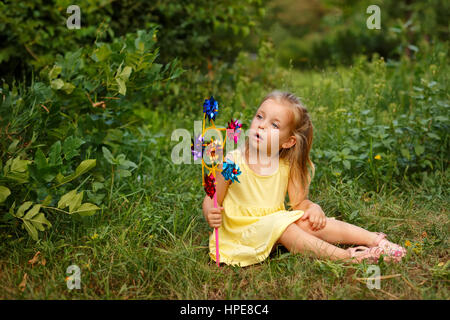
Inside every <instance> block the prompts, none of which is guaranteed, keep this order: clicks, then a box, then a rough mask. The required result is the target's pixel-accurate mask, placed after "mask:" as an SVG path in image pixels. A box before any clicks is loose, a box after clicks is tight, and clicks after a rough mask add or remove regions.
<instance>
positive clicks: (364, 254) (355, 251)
mask: <svg viewBox="0 0 450 320" xmlns="http://www.w3.org/2000/svg"><path fill="white" fill-rule="evenodd" d="M347 251H348V252H349V253H350V258H351V259H352V262H354V263H361V262H362V261H363V260H367V261H368V262H369V263H373V264H377V263H378V259H379V258H380V256H381V254H382V253H383V249H382V248H380V247H371V248H367V247H364V246H359V247H355V248H348V249H347ZM385 260H386V259H385Z"/></svg>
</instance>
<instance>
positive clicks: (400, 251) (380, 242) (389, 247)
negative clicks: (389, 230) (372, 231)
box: [375, 232, 406, 262]
mask: <svg viewBox="0 0 450 320" xmlns="http://www.w3.org/2000/svg"><path fill="white" fill-rule="evenodd" d="M376 233H377V234H378V236H377V238H376V239H375V247H380V248H381V249H383V253H384V254H386V255H387V256H389V257H392V259H394V260H395V261H396V262H399V261H400V260H402V258H403V257H404V256H405V255H406V249H405V248H403V247H402V246H399V245H398V244H395V243H393V242H390V241H388V240H387V239H386V237H387V235H386V234H384V233H382V232H376Z"/></svg>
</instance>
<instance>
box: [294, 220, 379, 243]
mask: <svg viewBox="0 0 450 320" xmlns="http://www.w3.org/2000/svg"><path fill="white" fill-rule="evenodd" d="M295 224H296V225H297V226H298V227H300V228H301V229H302V230H303V231H306V232H307V233H309V234H311V235H313V236H315V237H317V238H320V239H322V240H324V241H326V242H329V243H335V244H339V243H341V244H358V245H366V246H369V247H372V246H374V245H375V243H374V241H375V238H376V237H377V234H376V233H375V232H370V231H367V230H365V229H363V228H360V227H357V226H355V225H353V224H350V223H347V222H343V221H339V220H335V219H330V218H327V224H326V226H325V228H323V229H321V230H318V231H313V230H312V229H311V227H310V224H309V221H308V220H297V221H296V222H295Z"/></svg>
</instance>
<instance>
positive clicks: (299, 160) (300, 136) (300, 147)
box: [245, 90, 315, 208]
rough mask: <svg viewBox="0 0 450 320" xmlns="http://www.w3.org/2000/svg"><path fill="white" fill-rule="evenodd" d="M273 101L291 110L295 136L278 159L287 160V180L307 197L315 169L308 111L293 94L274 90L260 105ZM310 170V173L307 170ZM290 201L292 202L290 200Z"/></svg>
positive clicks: (295, 204) (292, 133) (292, 130)
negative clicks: (299, 187) (310, 154)
mask: <svg viewBox="0 0 450 320" xmlns="http://www.w3.org/2000/svg"><path fill="white" fill-rule="evenodd" d="M269 99H272V100H275V101H276V102H279V103H283V104H284V105H286V106H288V107H290V108H291V111H292V114H293V118H292V117H291V119H292V121H291V133H290V134H291V135H293V136H295V140H296V143H295V144H294V145H293V146H292V147H290V148H283V149H281V150H280V153H279V156H280V159H284V160H287V161H288V163H289V166H290V173H289V179H291V180H292V181H293V182H294V185H295V186H296V187H298V185H297V182H300V185H301V187H302V188H303V189H304V190H305V192H306V196H308V191H309V185H310V183H311V180H312V178H313V177H314V173H315V167H314V164H313V162H312V161H311V159H310V158H309V153H310V150H311V147H312V141H313V125H312V122H311V119H310V116H309V113H308V111H307V110H306V108H305V107H304V106H303V104H302V103H301V101H300V99H299V98H298V97H297V96H295V95H294V94H293V93H290V92H284V91H279V90H275V91H272V92H270V93H269V94H268V95H266V96H265V97H264V99H263V100H262V101H261V103H260V105H261V104H263V103H264V101H266V100H269ZM245 147H246V148H245V151H246V153H248V150H249V148H248V147H249V140H248V138H247V140H246V141H245ZM308 166H309V168H310V169H311V173H310V172H309V170H308ZM291 201H292V200H291ZM299 204H300V203H294V204H293V203H290V205H291V207H292V208H295V207H296V206H298V205H299Z"/></svg>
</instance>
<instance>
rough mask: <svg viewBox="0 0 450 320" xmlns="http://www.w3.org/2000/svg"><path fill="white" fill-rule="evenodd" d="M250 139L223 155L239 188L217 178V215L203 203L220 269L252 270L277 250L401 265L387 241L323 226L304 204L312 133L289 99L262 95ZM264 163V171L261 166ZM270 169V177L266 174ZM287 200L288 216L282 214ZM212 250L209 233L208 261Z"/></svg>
mask: <svg viewBox="0 0 450 320" xmlns="http://www.w3.org/2000/svg"><path fill="white" fill-rule="evenodd" d="M249 132H250V134H249V135H248V136H247V137H246V141H245V144H244V145H243V147H242V148H238V149H235V150H233V151H232V152H230V153H229V154H228V155H227V158H228V159H230V160H232V161H234V162H235V163H236V164H238V165H239V167H240V169H241V172H242V173H241V174H240V175H239V176H238V178H239V181H240V182H239V183H238V182H234V183H233V184H230V182H229V181H225V179H224V178H223V176H222V175H221V174H218V175H217V176H216V192H217V202H218V204H219V208H214V201H213V200H212V199H211V198H210V197H209V196H205V199H204V201H203V213H204V215H205V218H206V221H207V222H208V224H209V225H210V226H211V227H213V228H219V229H218V230H219V255H220V262H224V263H226V264H231V265H239V266H241V267H244V266H248V265H251V264H255V263H258V262H261V261H263V260H265V259H266V258H267V257H268V256H269V254H270V253H271V251H272V249H273V248H274V246H275V245H277V244H281V245H283V246H285V247H286V248H287V249H288V250H289V251H290V252H292V253H298V252H307V251H309V252H313V253H314V254H315V255H316V256H317V257H321V258H329V259H332V260H343V261H349V262H355V263H359V262H361V261H362V260H365V259H367V260H368V261H369V262H371V263H376V262H377V261H378V259H379V257H380V255H381V254H383V255H384V259H385V261H390V260H394V261H399V260H401V258H402V257H403V256H404V255H405V253H406V250H405V249H404V248H403V247H401V246H398V245H396V244H394V243H392V242H390V241H388V240H387V239H386V235H385V234H383V233H379V232H370V231H367V230H365V229H362V228H360V227H357V226H354V225H352V224H349V223H346V222H343V221H338V220H335V219H334V218H327V217H326V216H325V214H324V212H323V211H322V208H321V207H320V206H319V205H318V204H316V203H314V202H312V201H310V200H309V199H308V190H309V184H310V182H311V179H312V177H311V175H310V172H309V171H308V167H307V166H309V167H310V169H311V171H312V176H314V170H315V168H314V164H313V163H312V162H311V160H310V158H309V152H310V149H311V145H312V140H313V126H312V123H311V120H310V117H309V114H308V112H307V110H306V108H305V107H304V106H302V104H301V103H300V100H299V99H298V98H297V97H296V96H295V95H293V94H291V93H287V92H280V91H273V92H271V93H270V94H268V95H267V96H266V97H265V98H264V99H263V101H262V103H261V105H260V106H259V108H258V110H257V112H256V115H255V117H254V118H253V120H252V123H251V127H250V130H249ZM274 146H275V149H274ZM273 150H275V151H273ZM255 154H257V155H259V157H257V161H255V159H254V157H252V156H251V155H255ZM264 157H265V160H266V161H264V163H263V161H261V160H259V159H261V158H264ZM274 163H275V164H277V165H275V166H274ZM273 167H275V170H270V169H269V168H273ZM220 169H221V167H220ZM269 171H270V172H269ZM286 192H288V194H289V201H290V204H291V207H292V210H290V211H287V210H286V208H285V206H284V200H285V196H286ZM222 205H223V207H222ZM338 243H340V244H359V245H365V246H358V247H356V248H349V249H346V250H345V249H342V248H339V247H336V246H334V245H333V244H338ZM215 248H216V244H215V236H214V233H213V234H211V236H210V238H209V255H210V257H211V258H212V259H213V260H214V261H215V260H216V254H215V250H216V249H215Z"/></svg>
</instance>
